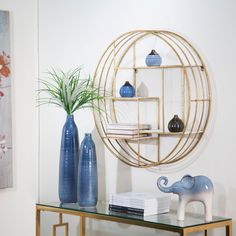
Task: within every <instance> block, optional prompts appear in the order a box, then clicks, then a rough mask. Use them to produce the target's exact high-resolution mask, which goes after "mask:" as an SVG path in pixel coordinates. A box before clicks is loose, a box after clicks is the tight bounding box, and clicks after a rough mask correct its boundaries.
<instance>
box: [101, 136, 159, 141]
mask: <svg viewBox="0 0 236 236" xmlns="http://www.w3.org/2000/svg"><path fill="white" fill-rule="evenodd" d="M103 138H104V139H123V140H130V141H139V140H156V139H158V137H153V136H146V137H129V136H125V135H124V136H122V135H117V136H115V135H111V136H110V135H107V136H103Z"/></svg>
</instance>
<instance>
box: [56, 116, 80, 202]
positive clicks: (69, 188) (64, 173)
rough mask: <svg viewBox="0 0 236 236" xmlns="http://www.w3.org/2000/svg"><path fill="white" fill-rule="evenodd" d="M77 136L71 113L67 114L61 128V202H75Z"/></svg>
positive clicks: (77, 153)
mask: <svg viewBox="0 0 236 236" xmlns="http://www.w3.org/2000/svg"><path fill="white" fill-rule="evenodd" d="M78 158H79V136H78V129H77V126H76V124H75V122H74V117H73V115H67V119H66V122H65V124H64V127H63V130H62V138H61V151H60V163H59V186H58V192H59V199H60V201H61V202H62V203H69V202H77V172H78Z"/></svg>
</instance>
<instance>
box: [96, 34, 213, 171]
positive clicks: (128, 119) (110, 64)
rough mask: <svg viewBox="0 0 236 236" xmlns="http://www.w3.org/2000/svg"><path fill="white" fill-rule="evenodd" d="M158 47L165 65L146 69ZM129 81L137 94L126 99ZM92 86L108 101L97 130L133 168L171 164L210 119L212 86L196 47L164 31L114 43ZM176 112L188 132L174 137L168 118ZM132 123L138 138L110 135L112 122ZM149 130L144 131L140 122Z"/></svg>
mask: <svg viewBox="0 0 236 236" xmlns="http://www.w3.org/2000/svg"><path fill="white" fill-rule="evenodd" d="M150 49H156V50H157V52H158V53H159V54H160V55H161V57H162V65H161V66H151V67H150V66H146V65H145V63H144V62H145V57H146V55H147V54H148V53H149V52H150ZM127 80H128V81H129V82H130V83H131V84H132V85H133V86H134V88H135V90H136V96H135V97H132V98H123V97H120V95H119V88H120V86H121V85H122V84H123V83H124V81H127ZM93 82H94V84H95V85H96V86H98V87H99V93H100V94H101V95H102V96H105V98H104V99H103V100H102V101H99V102H98V104H97V105H98V107H99V108H100V109H101V110H103V112H102V113H96V112H94V118H95V123H96V127H97V130H98V132H99V135H100V136H101V138H102V140H103V142H104V144H105V145H106V146H107V148H108V149H109V150H110V151H111V152H112V153H113V154H114V155H115V156H116V157H117V158H119V159H120V160H121V161H123V162H124V163H126V164H128V165H131V166H134V167H141V168H143V167H152V166H159V165H168V164H172V163H175V162H178V161H180V160H182V159H183V158H185V157H187V156H188V155H189V154H190V152H192V150H193V149H194V148H195V147H196V146H197V144H198V143H199V141H200V139H201V138H202V136H203V134H204V132H205V130H206V126H207V123H208V120H209V115H210V109H211V88H210V81H209V77H208V73H207V69H206V66H205V64H204V62H203V60H202V58H201V57H200V55H199V53H198V52H197V51H196V49H195V48H194V47H193V46H192V45H191V44H190V43H189V42H188V41H187V40H186V39H184V38H183V37H181V36H180V35H178V34H176V33H174V32H170V31H163V30H136V31H131V32H127V33H125V34H123V35H121V36H120V37H118V38H117V39H115V40H114V41H113V42H112V43H111V44H110V45H109V46H108V47H107V49H106V50H105V52H104V53H103V54H102V56H101V58H100V60H99V62H98V65H97V67H96V70H95V74H94V81H93ZM174 114H178V115H179V117H180V118H181V119H182V121H183V122H184V125H185V126H184V130H183V131H182V132H179V133H171V132H169V131H168V129H167V126H168V122H169V120H170V119H171V118H172V117H173V116H174ZM121 123H122V124H123V123H133V124H135V125H137V127H138V131H137V133H136V135H125V134H124V135H123V134H121V133H120V134H110V133H109V134H108V132H107V127H108V126H110V125H111V124H117V125H119V124H121ZM147 123H148V124H150V125H151V128H150V129H148V130H142V129H141V128H140V127H141V126H142V124H147Z"/></svg>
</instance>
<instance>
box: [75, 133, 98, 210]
mask: <svg viewBox="0 0 236 236" xmlns="http://www.w3.org/2000/svg"><path fill="white" fill-rule="evenodd" d="M77 191H78V193H77V198H78V204H79V205H80V206H81V207H94V206H96V204H97V200H98V177H97V157H96V149H95V144H94V142H93V140H92V135H91V134H90V133H86V134H85V137H84V139H83V141H82V143H81V146H80V154H79V167H78V190H77Z"/></svg>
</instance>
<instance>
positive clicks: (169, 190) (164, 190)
mask: <svg viewBox="0 0 236 236" xmlns="http://www.w3.org/2000/svg"><path fill="white" fill-rule="evenodd" d="M163 180H164V182H163V184H164V185H167V184H168V179H167V177H165V176H161V177H159V178H158V180H157V187H158V188H159V189H160V190H161V191H162V192H164V193H172V192H173V191H172V187H171V186H170V187H164V186H163V185H162V183H161V182H162V181H163Z"/></svg>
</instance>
